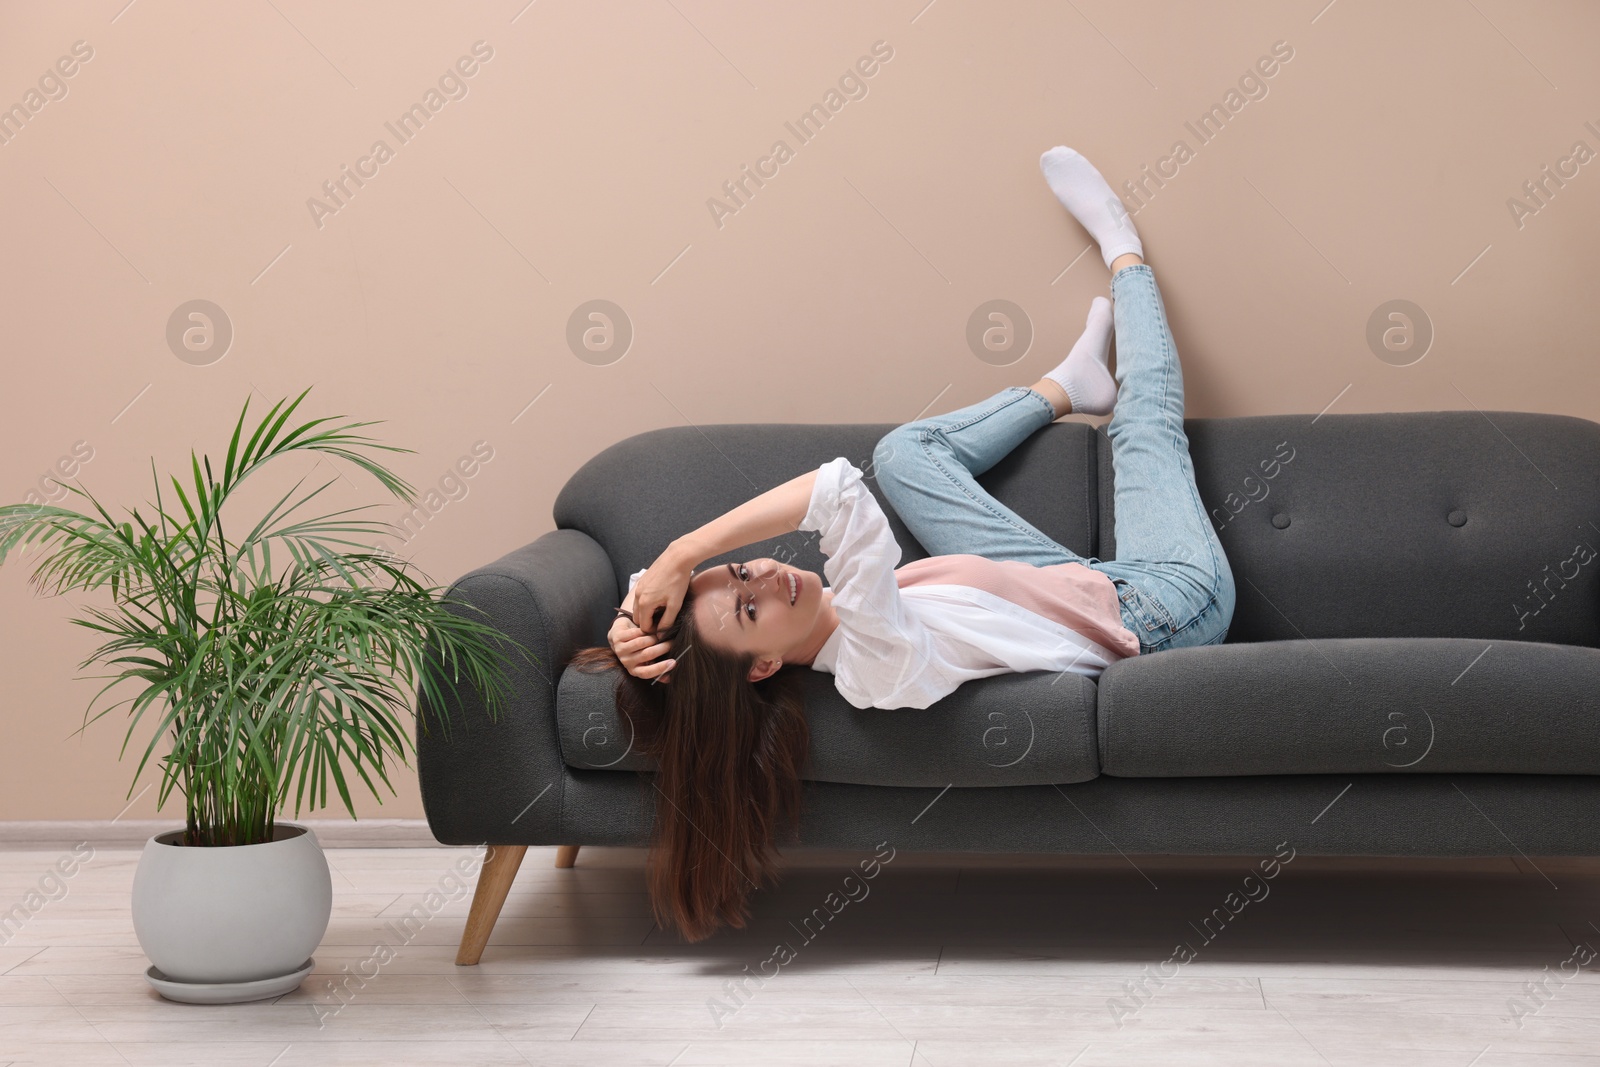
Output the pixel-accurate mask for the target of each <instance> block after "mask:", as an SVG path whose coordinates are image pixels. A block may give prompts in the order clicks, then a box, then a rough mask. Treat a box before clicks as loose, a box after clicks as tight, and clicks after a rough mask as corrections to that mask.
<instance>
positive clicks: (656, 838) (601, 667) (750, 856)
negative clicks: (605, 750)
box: [568, 589, 811, 941]
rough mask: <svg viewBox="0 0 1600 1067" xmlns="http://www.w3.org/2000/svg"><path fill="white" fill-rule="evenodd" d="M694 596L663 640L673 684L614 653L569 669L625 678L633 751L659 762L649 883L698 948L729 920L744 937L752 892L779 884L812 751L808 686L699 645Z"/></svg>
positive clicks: (661, 920) (795, 669) (748, 658)
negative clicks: (760, 672) (632, 669)
mask: <svg viewBox="0 0 1600 1067" xmlns="http://www.w3.org/2000/svg"><path fill="white" fill-rule="evenodd" d="M694 601H695V596H694V591H693V590H692V589H689V590H686V591H685V594H684V598H683V604H682V606H681V607H679V609H678V614H677V617H676V618H675V619H674V620H673V622H672V625H671V626H668V627H664V628H662V629H660V630H658V631H657V632H656V634H655V636H656V637H657V638H659V639H660V640H663V641H668V642H670V643H671V650H670V651H669V652H667V653H666V654H665V656H666V657H670V658H672V659H674V660H676V661H677V665H676V666H674V667H673V669H672V673H671V677H670V678H669V680H668V681H665V682H659V683H654V684H652V683H651V682H649V681H646V680H644V679H641V678H635V677H634V676H633V675H631V674H629V673H628V672H627V669H626V668H624V667H623V666H622V664H621V663H620V662H619V661H618V659H617V656H616V653H614V652H613V651H612V650H611V648H610V646H609V645H608V646H604V647H599V648H581V649H579V650H578V651H576V652H575V653H573V655H572V658H571V659H570V660H568V663H569V665H570V666H573V667H576V668H577V669H578V670H580V671H583V672H585V673H588V674H595V673H599V672H601V671H605V670H615V671H616V672H617V675H618V678H617V685H616V701H617V712H618V714H619V715H621V716H622V717H624V718H625V719H626V720H627V721H628V724H630V725H631V726H632V730H633V733H632V736H633V739H634V741H633V744H634V746H635V748H637V749H638V750H639V751H640V752H643V753H644V754H645V755H648V756H650V757H652V758H654V760H655V761H656V765H657V768H658V769H657V771H656V772H655V775H654V785H655V792H656V817H655V828H654V832H653V833H652V835H651V839H650V854H649V858H648V859H647V861H646V864H645V871H646V873H645V879H646V883H647V884H648V887H649V890H650V905H651V910H652V911H653V912H654V914H655V920H656V922H657V924H659V925H660V926H661V928H662V929H664V930H665V929H672V928H674V927H676V928H677V929H678V931H679V932H680V934H681V935H682V936H683V937H684V938H685V939H686V940H688V941H701V940H704V939H705V938H707V937H710V936H711V935H712V934H713V933H715V932H716V930H717V929H718V927H720V926H721V925H722V924H724V923H726V924H728V925H730V926H734V927H738V928H741V929H742V928H743V927H744V925H745V920H746V919H747V918H748V917H749V906H748V901H747V898H748V896H749V892H750V890H752V889H756V888H760V887H761V886H764V885H767V884H768V883H769V882H776V881H777V864H776V855H775V853H774V851H773V845H774V843H775V841H776V839H777V837H778V834H779V832H780V831H787V830H791V829H792V830H796V831H797V830H798V822H799V815H800V806H801V799H802V785H801V782H800V769H801V766H802V764H803V763H804V762H805V758H806V752H807V749H808V747H809V745H810V740H811V739H810V731H809V729H808V727H807V725H806V719H805V697H804V678H803V675H802V674H801V673H800V672H801V671H803V670H807V669H809V668H806V667H804V666H803V665H800V666H792V667H791V666H785V667H781V668H779V669H778V670H777V671H776V672H775V673H773V674H772V675H770V676H768V677H767V678H764V679H762V680H761V681H759V682H751V681H749V680H748V676H749V671H750V666H751V664H752V663H754V662H755V656H754V654H752V653H748V652H743V653H740V652H731V651H726V650H723V649H719V648H715V647H713V646H711V645H710V644H708V643H707V642H705V641H703V640H701V639H700V637H699V636H698V635H697V633H696V626H695V619H694Z"/></svg>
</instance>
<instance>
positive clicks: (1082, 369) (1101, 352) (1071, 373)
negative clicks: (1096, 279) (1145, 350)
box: [1040, 296, 1117, 418]
mask: <svg viewBox="0 0 1600 1067" xmlns="http://www.w3.org/2000/svg"><path fill="white" fill-rule="evenodd" d="M1112 321H1113V320H1112V315H1111V301H1109V300H1107V299H1106V298H1105V297H1103V296H1097V297H1095V298H1094V302H1093V303H1091V304H1090V305H1089V316H1088V318H1087V319H1086V320H1085V322H1084V324H1083V334H1082V336H1080V337H1079V338H1078V341H1077V343H1076V344H1074V345H1073V346H1072V351H1071V352H1070V353H1068V354H1067V358H1066V359H1064V360H1062V362H1061V365H1060V366H1058V367H1057V368H1056V369H1055V370H1053V371H1050V372H1049V373H1047V374H1046V375H1045V376H1044V377H1043V378H1041V379H1040V381H1041V382H1046V381H1048V382H1053V383H1055V384H1056V385H1058V386H1060V387H1061V391H1062V392H1063V393H1064V394H1066V398H1067V400H1068V401H1069V402H1070V404H1071V407H1070V408H1069V409H1068V411H1070V413H1072V414H1075V415H1107V414H1110V412H1111V408H1112V406H1113V405H1114V404H1115V403H1116V401H1117V382H1116V379H1114V378H1113V377H1112V376H1111V371H1110V369H1109V368H1107V366H1106V360H1107V359H1108V357H1109V356H1110V354H1111V330H1112ZM1041 395H1043V394H1041ZM1046 399H1049V398H1048V397H1047V398H1046ZM1052 403H1054V402H1053V401H1052ZM1068 411H1061V410H1060V408H1059V406H1057V411H1056V418H1060V417H1061V416H1062V415H1065V414H1067V413H1068Z"/></svg>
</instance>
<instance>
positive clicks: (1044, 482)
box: [554, 422, 1100, 602]
mask: <svg viewBox="0 0 1600 1067" xmlns="http://www.w3.org/2000/svg"><path fill="white" fill-rule="evenodd" d="M895 425H896V424H894V423H747V424H721V425H710V426H672V427H666V428H663V429H659V430H648V431H646V432H644V433H640V434H636V435H635V436H633V437H629V438H627V439H626V440H623V441H618V442H617V443H616V444H614V445H612V446H610V447H609V448H607V449H605V450H604V451H602V452H600V453H599V454H598V455H596V456H595V457H594V458H593V459H591V460H589V461H588V462H587V463H585V464H584V465H583V466H582V467H580V468H578V470H577V471H575V472H574V473H573V475H572V477H571V478H569V479H568V480H567V483H566V485H564V486H563V487H562V489H561V492H560V493H558V494H557V495H556V501H555V508H554V518H555V524H556V527H557V528H558V529H576V530H582V531H583V532H584V533H587V534H588V535H589V536H590V537H593V538H594V539H595V540H596V541H598V542H599V543H600V546H601V547H602V548H604V549H605V551H606V554H607V556H608V557H610V559H611V563H612V566H613V567H614V568H615V569H616V574H617V589H618V593H617V598H618V600H619V602H620V600H621V598H622V596H623V595H624V594H625V593H626V592H627V588H628V576H629V575H630V574H632V573H633V572H634V571H636V570H639V569H640V568H641V567H648V566H649V565H650V564H651V563H652V562H653V561H654V560H655V558H656V557H657V556H658V555H660V554H661V551H662V550H663V549H664V548H666V546H667V544H668V543H669V542H671V541H672V540H673V539H674V538H676V537H680V536H682V535H683V534H685V533H687V532H689V531H690V530H692V529H694V528H696V527H697V526H700V525H702V524H703V523H706V522H709V521H710V520H712V519H714V518H716V517H717V516H718V515H721V514H722V513H723V512H725V511H728V510H730V509H732V508H735V507H738V506H739V505H740V504H742V503H744V502H745V501H746V500H749V499H750V498H751V497H754V496H757V495H759V494H761V493H763V492H765V491H766V490H768V489H771V488H772V487H774V486H776V485H781V484H783V483H784V482H786V481H788V480H789V479H791V478H793V477H795V476H796V475H799V474H804V473H805V472H806V471H808V470H816V469H817V468H818V467H820V466H822V464H824V463H826V462H827V461H828V460H830V459H833V458H834V457H835V456H844V457H845V458H846V459H848V460H849V461H850V462H851V463H854V464H855V465H856V466H857V467H859V468H860V469H861V471H862V474H863V475H864V478H863V481H864V482H865V484H866V485H867V487H868V488H869V489H870V490H871V491H872V494H873V495H874V496H875V497H877V499H878V503H879V505H880V506H882V508H883V510H884V513H885V514H886V515H887V516H888V518H889V527H890V529H891V530H893V531H894V535H895V539H896V540H897V541H898V542H899V543H900V552H901V558H900V562H902V563H909V562H911V561H912V560H915V559H922V558H923V557H925V556H926V555H927V552H926V551H924V550H923V548H922V546H921V545H919V544H918V543H917V541H916V539H915V538H913V537H912V536H911V533H910V531H908V530H907V529H906V526H905V524H904V523H902V522H901V521H900V517H899V516H898V515H897V514H895V511H894V507H893V506H892V505H891V504H890V503H889V501H888V499H887V498H886V497H885V496H884V495H883V492H882V490H881V489H880V488H879V486H878V481H877V479H876V478H875V477H874V476H873V464H872V450H873V448H874V446H876V445H877V443H878V441H879V440H880V439H881V438H882V437H883V436H884V434H886V433H888V432H889V431H890V430H892V429H894V428H895ZM1097 464H1098V459H1097V456H1096V442H1095V433H1094V429H1093V428H1092V427H1090V426H1088V425H1087V424H1083V423H1072V422H1057V423H1052V424H1051V425H1049V426H1047V427H1045V428H1044V429H1043V430H1041V431H1039V432H1038V433H1036V434H1034V435H1033V436H1031V437H1029V438H1028V439H1027V440H1026V441H1024V442H1023V443H1022V444H1021V445H1019V446H1017V447H1016V448H1015V449H1013V450H1012V452H1011V454H1010V455H1008V456H1007V457H1006V458H1005V459H1003V460H1001V461H1000V462H999V463H997V464H995V466H994V467H993V468H991V469H990V470H988V471H985V472H984V473H983V475H982V476H981V477H979V479H978V484H980V485H982V486H983V487H984V488H985V489H987V490H988V491H989V492H990V493H992V494H994V496H995V498H996V499H998V500H999V501H1001V502H1002V503H1003V504H1005V505H1006V506H1008V507H1010V508H1012V509H1013V510H1015V511H1016V512H1017V514H1019V515H1021V516H1022V517H1023V518H1024V519H1026V520H1028V521H1029V522H1030V523H1032V524H1033V525H1034V526H1036V527H1038V528H1039V530H1041V531H1042V532H1043V533H1045V534H1046V535H1047V536H1049V537H1050V538H1051V539H1052V540H1054V541H1056V542H1058V543H1059V544H1062V545H1065V546H1066V547H1067V548H1069V549H1071V550H1072V551H1074V552H1077V553H1079V554H1081V555H1085V556H1090V555H1094V554H1095V552H1096V550H1097V548H1098V545H1099V535H1098V529H1097V523H1098V518H1099V510H1100V509H1099V508H1098V506H1097V505H1096V499H1095V494H1096V479H1097V477H1098V466H1097ZM817 542H818V537H817V535H816V534H813V533H804V534H802V533H798V532H797V533H791V534H789V535H788V536H786V537H779V538H775V539H773V540H770V541H763V542H759V543H757V544H755V545H752V546H749V547H748V548H741V549H739V550H737V551H734V552H731V553H728V554H727V555H724V556H718V557H716V558H714V559H711V560H707V561H706V562H707V563H722V562H725V561H728V560H741V559H750V558H754V557H757V556H771V557H773V558H774V559H777V560H780V561H782V562H784V563H788V564H792V565H794V566H796V567H799V568H801V569H803V570H809V571H815V572H817V573H818V574H820V573H822V564H823V559H824V558H825V557H824V556H823V555H822V552H821V550H820V549H819V548H818V546H817Z"/></svg>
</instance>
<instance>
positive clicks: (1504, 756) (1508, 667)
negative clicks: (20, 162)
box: [1098, 637, 1600, 778]
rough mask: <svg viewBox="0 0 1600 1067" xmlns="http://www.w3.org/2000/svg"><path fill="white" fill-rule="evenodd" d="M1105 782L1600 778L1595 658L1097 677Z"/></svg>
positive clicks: (1528, 647) (1368, 645)
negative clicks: (1257, 777) (1284, 777)
mask: <svg viewBox="0 0 1600 1067" xmlns="http://www.w3.org/2000/svg"><path fill="white" fill-rule="evenodd" d="M1098 713H1099V714H1098V717H1099V731H1100V765H1101V771H1102V772H1103V773H1105V774H1108V775H1115V776H1119V777H1124V778H1152V777H1155V778H1159V777H1181V776H1190V775H1243V774H1333V773H1338V774H1366V773H1370V774H1418V773H1421V774H1445V773H1456V772H1485V773H1504V774H1600V649H1593V648H1581V647H1577V646H1572V645H1554V644H1543V643H1537V642H1530V641H1493V642H1485V641H1477V640H1470V639H1464V638H1428V637H1413V638H1405V637H1390V638H1307V639H1296V640H1292V641H1263V642H1258V643H1252V644H1238V645H1235V644H1223V645H1214V646H1210V647H1201V648H1179V649H1171V650H1169V651H1165V652H1156V653H1153V654H1151V655H1147V656H1136V657H1134V658H1132V659H1126V660H1121V661H1119V662H1117V663H1114V664H1112V665H1111V666H1110V667H1108V668H1107V669H1106V670H1105V672H1104V673H1103V674H1102V675H1101V676H1100V691H1099V702H1098Z"/></svg>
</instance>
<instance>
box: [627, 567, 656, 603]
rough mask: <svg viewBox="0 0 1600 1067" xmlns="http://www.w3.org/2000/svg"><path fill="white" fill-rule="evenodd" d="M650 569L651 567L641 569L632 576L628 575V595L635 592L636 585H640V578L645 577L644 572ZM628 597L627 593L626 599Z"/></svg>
mask: <svg viewBox="0 0 1600 1067" xmlns="http://www.w3.org/2000/svg"><path fill="white" fill-rule="evenodd" d="M649 569H650V568H649V567H640V568H639V569H638V570H636V571H634V572H633V573H632V574H630V575H628V593H631V592H633V587H634V585H636V584H637V583H638V581H639V579H640V578H643V577H644V572H645V571H647V570H649ZM627 595H628V594H627V593H624V594H623V596H624V597H626V596H627Z"/></svg>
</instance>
